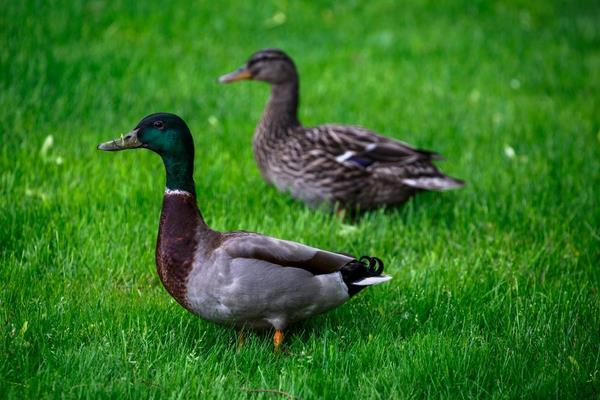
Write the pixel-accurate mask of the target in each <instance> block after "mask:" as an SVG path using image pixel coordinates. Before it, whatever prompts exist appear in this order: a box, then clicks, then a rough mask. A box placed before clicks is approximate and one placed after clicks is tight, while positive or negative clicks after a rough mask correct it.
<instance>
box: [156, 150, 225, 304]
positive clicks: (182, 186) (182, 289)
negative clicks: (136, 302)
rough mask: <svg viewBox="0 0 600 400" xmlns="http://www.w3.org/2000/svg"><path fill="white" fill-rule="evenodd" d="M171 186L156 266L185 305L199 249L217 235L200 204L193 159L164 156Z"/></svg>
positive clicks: (168, 189)
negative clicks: (199, 207) (197, 197)
mask: <svg viewBox="0 0 600 400" xmlns="http://www.w3.org/2000/svg"><path fill="white" fill-rule="evenodd" d="M163 161H164V164H165V168H166V170H167V188H166V190H165V194H164V197H163V205H162V210H161V214H160V225H159V228H158V238H157V243H156V267H157V270H158V275H159V277H160V280H161V281H162V283H163V284H164V286H165V288H166V289H167V291H168V292H169V293H170V294H171V296H173V297H174V298H175V300H177V302H178V303H180V304H181V305H182V306H184V307H188V305H187V300H186V283H187V277H188V275H189V274H190V272H191V270H192V267H193V265H194V259H195V256H196V253H197V250H198V248H199V247H200V246H203V245H204V243H205V242H206V241H210V240H211V237H212V236H213V235H214V234H215V232H214V231H212V230H211V229H210V228H209V227H208V225H206V223H205V222H204V219H203V218H202V214H201V213H200V210H199V209H198V205H197V203H196V191H195V188H194V179H193V175H192V171H193V160H192V161H191V162H179V161H176V160H173V159H169V158H165V157H163Z"/></svg>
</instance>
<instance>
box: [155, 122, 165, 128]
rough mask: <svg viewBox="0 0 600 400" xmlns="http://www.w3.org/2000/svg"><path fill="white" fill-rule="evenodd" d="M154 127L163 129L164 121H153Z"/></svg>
mask: <svg viewBox="0 0 600 400" xmlns="http://www.w3.org/2000/svg"><path fill="white" fill-rule="evenodd" d="M154 127H155V128H156V129H160V130H163V129H164V128H165V123H164V122H162V121H154Z"/></svg>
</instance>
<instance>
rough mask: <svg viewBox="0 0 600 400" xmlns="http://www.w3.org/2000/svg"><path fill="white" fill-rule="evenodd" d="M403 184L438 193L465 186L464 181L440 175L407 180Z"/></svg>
mask: <svg viewBox="0 0 600 400" xmlns="http://www.w3.org/2000/svg"><path fill="white" fill-rule="evenodd" d="M402 183H404V184H405V185H407V186H412V187H414V188H417V189H423V190H438V191H441V190H451V189H459V188H461V187H463V186H465V182H464V181H462V180H460V179H456V178H452V177H451V176H446V175H443V174H440V175H438V176H421V177H417V178H406V179H403V180H402Z"/></svg>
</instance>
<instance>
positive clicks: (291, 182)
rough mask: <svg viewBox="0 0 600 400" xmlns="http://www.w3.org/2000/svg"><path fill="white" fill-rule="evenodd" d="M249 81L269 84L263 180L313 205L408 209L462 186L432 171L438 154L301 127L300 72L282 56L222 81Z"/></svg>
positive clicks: (347, 131) (257, 138) (266, 53)
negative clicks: (423, 195) (422, 195)
mask: <svg viewBox="0 0 600 400" xmlns="http://www.w3.org/2000/svg"><path fill="white" fill-rule="evenodd" d="M245 79H249V80H257V81H263V82H267V83H268V84H270V85H271V97H270V99H269V101H268V103H267V106H266V108H265V111H264V113H263V116H262V119H261V120H260V122H259V123H258V126H257V127H256V130H255V132H254V140H253V150H254V157H255V159H256V163H257V164H258V168H259V170H260V172H261V175H262V176H263V178H264V179H265V180H266V181H267V182H268V183H269V184H272V185H274V186H275V187H276V188H277V189H279V190H280V191H283V192H289V193H290V194H291V196H292V197H294V198H296V199H299V200H301V201H304V202H305V203H307V204H308V205H309V206H321V205H326V206H329V207H330V208H331V206H337V207H339V209H342V210H343V209H349V210H351V211H359V210H366V209H371V208H376V207H380V206H385V205H394V204H400V203H403V202H405V201H406V200H408V199H409V198H410V197H411V196H412V195H413V194H415V193H417V192H418V191H421V190H438V191H439V190H447V189H455V188H459V187H462V186H463V185H464V182H463V181H461V180H458V179H455V178H451V177H449V176H446V175H444V174H443V173H442V172H440V170H439V169H437V168H436V167H435V165H433V160H437V159H441V157H440V155H439V154H437V153H435V152H432V151H428V150H422V149H416V148H414V147H411V146H409V145H408V144H406V143H402V142H400V141H397V140H394V139H390V138H387V137H384V136H381V135H378V134H376V133H374V132H371V131H369V130H367V129H364V128H360V127H357V126H348V125H320V126H316V127H312V128H307V127H303V126H302V124H301V123H300V121H299V120H298V104H299V93H298V92H299V91H298V89H299V82H298V81H299V79H298V72H297V71H296V66H295V65H294V62H293V61H292V59H291V58H290V57H289V56H288V55H287V54H286V53H284V52H283V51H281V50H279V49H265V50H260V51H258V52H256V53H254V54H253V55H252V56H251V57H250V59H249V60H248V61H247V62H246V64H245V65H243V66H242V67H241V68H239V69H238V70H236V71H233V72H231V73H229V74H226V75H223V76H221V77H220V78H219V82H221V83H229V82H236V81H239V80H245Z"/></svg>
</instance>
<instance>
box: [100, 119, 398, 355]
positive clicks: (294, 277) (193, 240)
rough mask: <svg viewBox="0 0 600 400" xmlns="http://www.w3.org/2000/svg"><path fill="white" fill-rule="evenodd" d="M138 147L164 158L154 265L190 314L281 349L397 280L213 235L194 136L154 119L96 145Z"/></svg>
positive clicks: (281, 243)
mask: <svg viewBox="0 0 600 400" xmlns="http://www.w3.org/2000/svg"><path fill="white" fill-rule="evenodd" d="M134 148H145V149H149V150H152V151H154V152H155V153H158V155H160V156H161V158H162V160H163V163H164V165H165V169H166V172H167V182H166V183H167V184H166V186H167V188H166V191H165V194H164V198H163V206H162V211H161V216H160V225H159V228H158V240H157V244H156V266H157V270H158V275H159V277H160V279H161V281H162V283H163V284H164V286H165V288H166V289H167V291H168V292H169V293H170V294H171V296H173V297H174V298H175V300H177V302H178V303H179V304H181V305H182V306H183V307H185V308H186V309H188V310H189V311H191V312H192V313H194V314H197V315H199V316H200V317H202V318H204V319H206V320H209V321H213V322H216V323H220V324H226V325H231V326H235V327H238V328H243V327H249V328H258V329H260V328H274V329H275V336H274V343H275V348H276V350H277V349H278V348H279V346H280V345H281V342H282V339H283V333H282V331H283V330H284V329H285V328H286V327H287V326H288V325H289V324H291V323H293V322H296V321H299V320H301V319H304V318H307V317H309V316H311V315H315V314H318V313H321V312H324V311H327V310H329V309H331V308H334V307H337V306H339V305H340V304H342V303H344V302H345V301H347V300H348V299H349V298H350V297H352V296H353V295H355V294H356V293H358V292H359V291H360V290H362V289H363V288H365V287H366V286H369V285H374V284H378V283H382V282H385V281H387V280H389V279H391V278H390V277H389V276H386V275H382V271H383V264H382V262H381V260H379V259H378V258H375V257H361V258H360V259H358V260H357V259H355V258H354V257H351V256H347V255H342V254H339V253H333V252H329V251H324V250H319V249H316V248H314V247H309V246H305V245H302V244H300V243H295V242H289V241H286V240H279V239H275V238H271V237H268V236H264V235H261V234H258V233H250V232H241V231H238V232H218V231H215V230H213V229H211V228H210V227H209V226H208V225H207V224H206V222H204V219H203V218H202V214H201V213H200V210H199V209H198V206H197V204H196V192H195V185H194V179H193V169H194V143H193V139H192V135H191V133H190V131H189V129H188V127H187V125H186V124H185V122H184V121H183V120H182V119H181V118H179V117H178V116H176V115H173V114H166V113H159V114H152V115H149V116H147V117H146V118H144V119H143V120H142V121H141V122H140V123H139V124H138V125H137V126H136V127H135V129H134V130H133V131H131V132H129V133H128V134H126V135H124V136H122V137H121V138H119V139H115V140H112V141H109V142H106V143H102V144H100V145H99V146H98V149H100V150H106V151H116V150H126V149H134Z"/></svg>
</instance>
